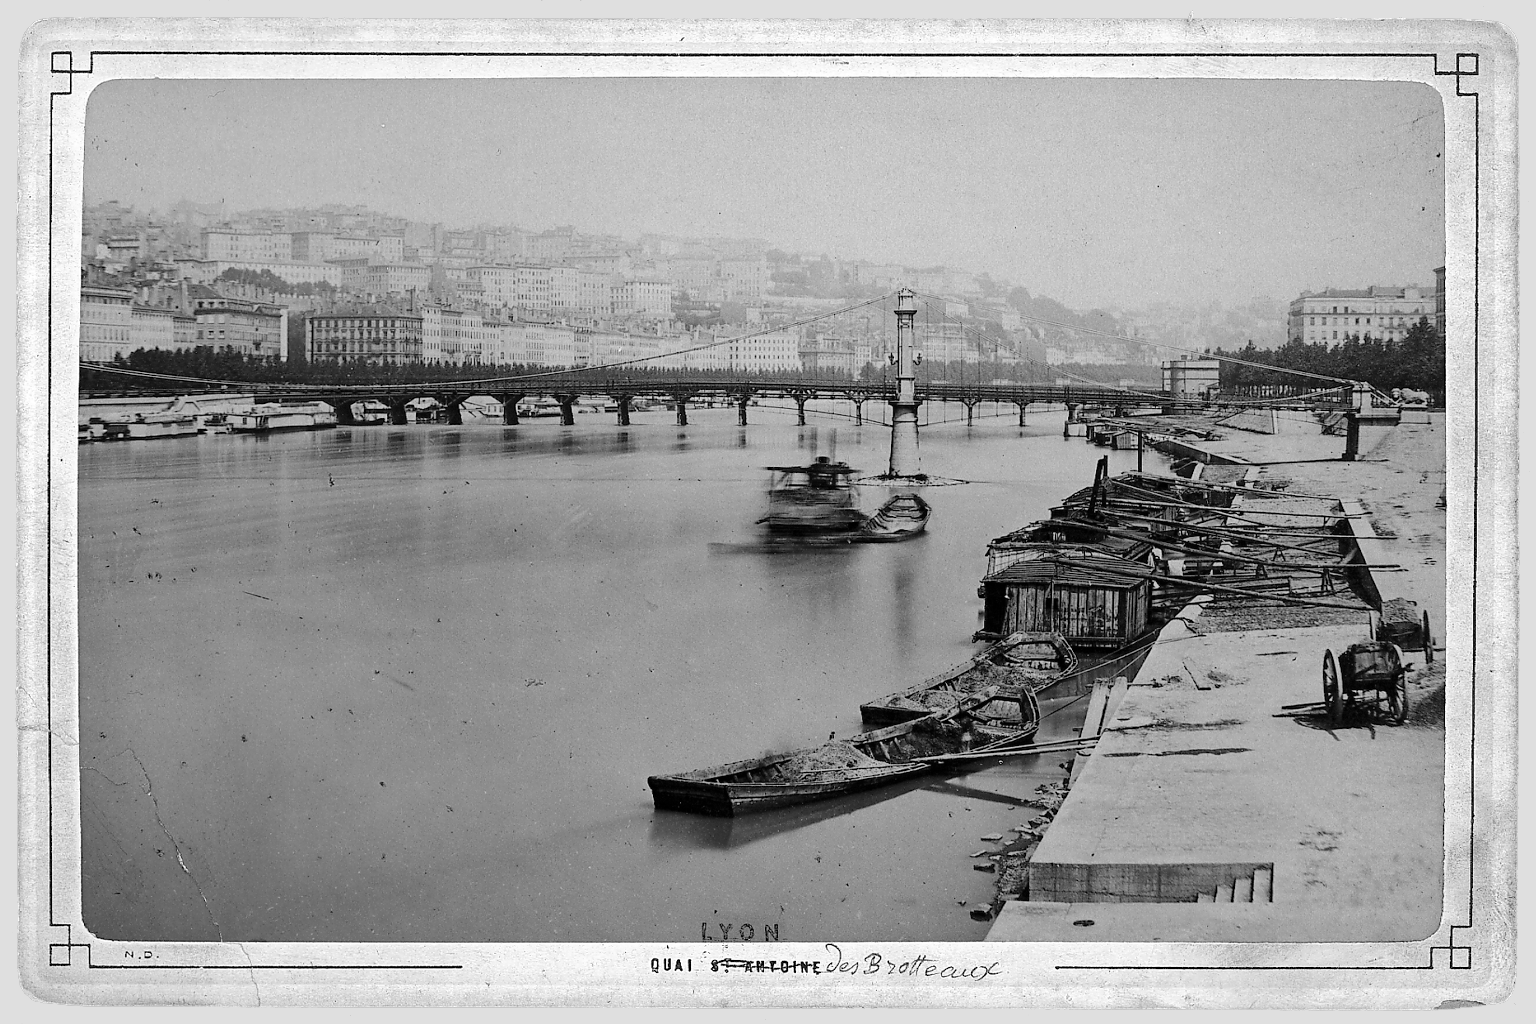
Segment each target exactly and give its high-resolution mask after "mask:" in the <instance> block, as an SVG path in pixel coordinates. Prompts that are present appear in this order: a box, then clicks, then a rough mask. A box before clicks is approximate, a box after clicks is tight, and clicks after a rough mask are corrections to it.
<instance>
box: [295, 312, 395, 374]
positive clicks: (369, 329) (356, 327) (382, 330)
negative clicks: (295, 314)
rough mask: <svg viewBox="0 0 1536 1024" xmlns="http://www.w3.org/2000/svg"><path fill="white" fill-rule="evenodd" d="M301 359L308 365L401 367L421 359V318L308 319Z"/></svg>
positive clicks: (356, 316)
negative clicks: (361, 364)
mask: <svg viewBox="0 0 1536 1024" xmlns="http://www.w3.org/2000/svg"><path fill="white" fill-rule="evenodd" d="M304 331H305V334H304V355H305V357H306V358H307V359H308V360H309V361H310V362H312V363H316V362H319V363H353V362H356V363H366V364H368V365H370V366H384V365H389V366H401V365H404V364H406V363H419V362H421V357H422V318H421V317H419V316H414V315H411V314H400V313H344V314H338V315H335V316H331V315H325V316H311V317H309V319H308V320H307V321H306V322H305V327H304Z"/></svg>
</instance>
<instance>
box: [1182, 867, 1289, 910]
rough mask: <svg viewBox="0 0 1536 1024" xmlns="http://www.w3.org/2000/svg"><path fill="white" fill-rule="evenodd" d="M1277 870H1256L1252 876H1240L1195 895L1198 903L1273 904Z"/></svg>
mask: <svg viewBox="0 0 1536 1024" xmlns="http://www.w3.org/2000/svg"><path fill="white" fill-rule="evenodd" d="M1274 883H1275V869H1274V868H1271V867H1259V868H1254V869H1253V873H1252V874H1248V875H1238V876H1237V877H1235V878H1234V879H1232V881H1230V882H1222V883H1220V884H1219V885H1217V886H1216V888H1214V889H1212V890H1211V891H1210V892H1200V893H1197V894H1196V895H1195V902H1196V903H1273V902H1274V896H1275V884H1274Z"/></svg>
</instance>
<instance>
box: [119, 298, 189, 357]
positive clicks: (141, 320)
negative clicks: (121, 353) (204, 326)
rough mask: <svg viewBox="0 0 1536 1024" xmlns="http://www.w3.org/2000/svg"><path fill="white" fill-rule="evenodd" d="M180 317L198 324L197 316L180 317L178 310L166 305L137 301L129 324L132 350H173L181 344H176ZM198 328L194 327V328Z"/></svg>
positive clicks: (129, 346) (129, 348)
mask: <svg viewBox="0 0 1536 1024" xmlns="http://www.w3.org/2000/svg"><path fill="white" fill-rule="evenodd" d="M178 319H183V320H189V321H190V322H191V323H193V324H194V325H195V324H196V318H195V317H180V318H179V317H178V316H177V310H175V309H170V308H168V307H165V306H146V305H143V304H141V303H138V302H135V303H134V304H133V316H132V319H131V321H130V324H129V332H128V333H129V338H130V342H129V345H128V350H129V351H130V352H134V351H137V350H139V349H141V348H142V349H160V350H161V351H164V352H173V351H175V350H176V349H177V348H179V347H180V346H178V345H177V344H176V334H177V331H176V321H177V320H178ZM195 329H196V328H195V327H194V330H195Z"/></svg>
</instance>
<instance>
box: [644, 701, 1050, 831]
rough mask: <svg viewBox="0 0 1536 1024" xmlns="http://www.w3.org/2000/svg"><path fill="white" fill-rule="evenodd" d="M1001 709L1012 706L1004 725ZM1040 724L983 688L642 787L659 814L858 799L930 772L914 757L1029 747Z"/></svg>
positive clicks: (1036, 716)
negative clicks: (851, 732) (864, 726)
mask: <svg viewBox="0 0 1536 1024" xmlns="http://www.w3.org/2000/svg"><path fill="white" fill-rule="evenodd" d="M994 705H997V706H996V707H994ZM1003 705H1012V707H1013V709H1014V711H1013V717H1012V718H1011V719H1010V717H1009V715H1008V710H1007V708H1006V707H1004V706H1003ZM1039 725H1040V706H1039V704H1037V703H1036V702H1035V700H1034V697H1033V695H1030V694H1028V693H1027V691H1026V696H1025V698H1024V699H1023V700H1005V699H1002V698H1000V697H999V696H998V693H997V688H996V687H989V688H987V689H985V690H982V691H981V692H979V693H976V694H973V695H971V696H970V697H967V698H963V699H962V700H961V701H960V702H959V703H958V704H956V705H955V706H954V707H951V708H949V709H947V710H945V711H941V712H938V713H936V714H928V715H923V716H921V717H919V718H916V719H913V720H912V721H908V722H901V723H899V724H897V725H892V726H888V727H887V728H884V729H877V730H875V731H873V732H865V733H860V734H858V735H857V736H852V737H849V738H848V739H846V740H829V741H828V742H826V743H823V744H821V745H820V746H815V747H805V748H802V749H800V750H791V751H788V752H787V753H781V754H769V755H767V756H765V757H756V758H749V759H747V760H745V761H732V762H730V763H729V764H722V765H716V766H715V767H713V768H700V769H698V770H696V771H691V772H683V773H680V774H677V775H653V776H651V777H650V778H648V779H646V784H647V785H649V786H650V787H651V796H652V799H653V800H654V801H655V803H656V807H657V809H658V810H675V811H689V812H691V813H694V814H713V815H720V816H734V815H738V814H749V813H752V812H755V811H766V810H772V809H773V808H776V807H789V806H792V805H794V804H803V803H809V802H811V801H813V800H826V799H830V798H832V797H837V796H842V795H844V794H847V793H857V792H859V791H861V790H867V789H873V788H874V787H876V786H884V785H887V784H889V783H892V782H895V781H897V780H899V779H906V778H910V777H911V776H913V775H916V774H918V773H919V772H925V771H930V770H933V766H931V765H929V764H926V763H923V762H917V761H914V759H915V758H920V757H930V756H933V755H935V754H953V753H960V752H963V751H978V750H985V749H998V750H1001V749H1004V748H1008V749H1012V748H1014V747H1017V746H1021V745H1023V744H1027V743H1028V742H1030V741H1031V740H1032V739H1033V738H1034V735H1035V730H1036V729H1038V728H1039ZM982 763H985V762H984V761H978V762H967V764H971V765H978V764H982Z"/></svg>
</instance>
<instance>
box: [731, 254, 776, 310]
mask: <svg viewBox="0 0 1536 1024" xmlns="http://www.w3.org/2000/svg"><path fill="white" fill-rule="evenodd" d="M767 282H768V261H767V260H766V259H764V258H763V257H762V256H749V257H745V258H738V259H723V260H721V261H720V285H721V291H722V293H723V298H724V301H726V302H739V303H741V304H743V305H746V306H756V305H758V304H760V303H761V302H762V300H763V287H764V285H766V284H767Z"/></svg>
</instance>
